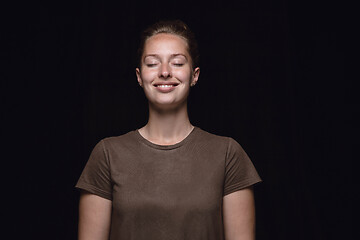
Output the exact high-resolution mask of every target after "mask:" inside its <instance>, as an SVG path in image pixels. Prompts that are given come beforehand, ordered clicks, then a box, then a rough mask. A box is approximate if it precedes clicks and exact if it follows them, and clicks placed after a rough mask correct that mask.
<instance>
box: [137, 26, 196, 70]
mask: <svg viewBox="0 0 360 240" xmlns="http://www.w3.org/2000/svg"><path fill="white" fill-rule="evenodd" d="M160 33H168V34H174V35H177V36H179V37H181V38H183V39H184V40H185V41H186V42H187V45H188V49H187V50H188V52H189V54H190V57H191V62H192V67H193V68H195V67H197V66H198V64H199V57H200V56H199V51H198V44H197V41H196V39H195V35H194V33H193V32H192V31H191V30H190V28H189V27H188V26H187V25H186V24H185V23H184V22H183V21H181V20H166V21H159V22H156V23H154V24H153V25H151V26H149V27H148V28H146V29H145V30H144V31H143V32H142V34H141V38H140V46H139V48H138V64H140V66H141V60H142V59H141V58H142V55H143V53H144V48H145V43H146V40H148V39H149V38H151V37H152V36H155V35H157V34H160Z"/></svg>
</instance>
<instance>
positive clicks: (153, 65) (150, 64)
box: [146, 63, 156, 67]
mask: <svg viewBox="0 0 360 240" xmlns="http://www.w3.org/2000/svg"><path fill="white" fill-rule="evenodd" d="M146 66H147V67H155V66H156V63H148V64H146Z"/></svg>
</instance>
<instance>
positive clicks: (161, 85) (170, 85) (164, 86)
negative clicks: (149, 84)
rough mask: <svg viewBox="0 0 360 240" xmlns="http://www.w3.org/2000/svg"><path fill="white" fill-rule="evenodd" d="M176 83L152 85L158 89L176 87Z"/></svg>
mask: <svg viewBox="0 0 360 240" xmlns="http://www.w3.org/2000/svg"><path fill="white" fill-rule="evenodd" d="M177 85H179V84H177V83H167V84H165V83H164V84H163V83H158V84H154V86H155V87H158V88H170V87H176V86H177Z"/></svg>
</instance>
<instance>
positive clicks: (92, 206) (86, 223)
mask: <svg viewBox="0 0 360 240" xmlns="http://www.w3.org/2000/svg"><path fill="white" fill-rule="evenodd" d="M111 208H112V202H111V201H110V200H108V199H105V198H102V197H99V196H97V195H94V194H91V193H88V192H86V191H81V195H80V203H79V234H78V237H79V238H78V239H79V240H108V239H109V233H110V224H111Z"/></svg>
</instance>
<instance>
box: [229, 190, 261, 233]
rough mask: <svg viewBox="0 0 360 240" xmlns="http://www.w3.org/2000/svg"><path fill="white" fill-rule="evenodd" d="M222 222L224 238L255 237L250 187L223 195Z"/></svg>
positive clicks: (253, 204) (253, 206)
mask: <svg viewBox="0 0 360 240" xmlns="http://www.w3.org/2000/svg"><path fill="white" fill-rule="evenodd" d="M223 222H224V232H225V239H226V240H254V239H255V202H254V191H253V189H252V187H249V188H245V189H242V190H239V191H236V192H233V193H230V194H228V195H226V196H224V198H223Z"/></svg>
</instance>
